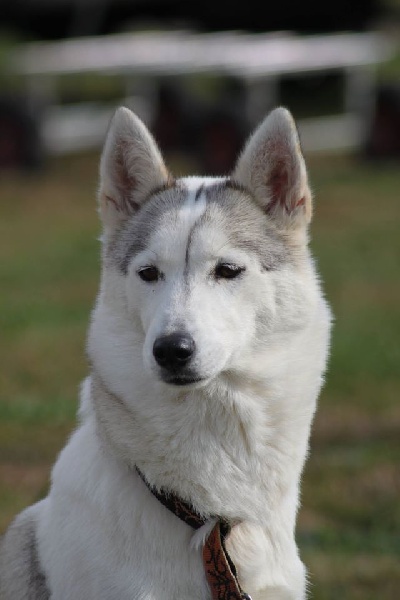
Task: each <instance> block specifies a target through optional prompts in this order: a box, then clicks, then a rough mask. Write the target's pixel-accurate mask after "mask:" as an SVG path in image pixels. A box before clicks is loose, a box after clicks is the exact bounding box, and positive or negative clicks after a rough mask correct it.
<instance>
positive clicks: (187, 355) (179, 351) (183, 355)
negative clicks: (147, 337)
mask: <svg viewBox="0 0 400 600" xmlns="http://www.w3.org/2000/svg"><path fill="white" fill-rule="evenodd" d="M194 349H195V343H194V339H193V338H192V337H191V336H190V335H188V334H187V333H171V334H169V335H163V336H161V337H159V338H157V339H156V341H155V342H154V346H153V355H154V358H155V359H156V361H157V363H158V364H159V365H160V367H164V368H165V369H170V370H173V369H179V368H182V367H184V366H186V364H187V363H188V362H189V360H190V359H191V357H192V356H193V353H194Z"/></svg>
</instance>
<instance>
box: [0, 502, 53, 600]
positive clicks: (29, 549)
mask: <svg viewBox="0 0 400 600" xmlns="http://www.w3.org/2000/svg"><path fill="white" fill-rule="evenodd" d="M42 504H43V502H39V503H37V504H35V505H34V506H31V507H29V508H28V509H26V510H25V511H24V512H22V513H21V514H20V515H18V516H17V517H16V519H15V520H14V521H13V523H12V524H11V525H10V527H9V529H8V530H7V532H6V533H5V535H4V537H3V538H2V540H1V541H0V598H1V600H17V599H18V600H49V598H50V593H49V590H48V588H47V585H46V579H45V576H44V574H43V571H42V568H41V565H40V561H39V556H38V548H37V536H36V523H37V517H38V514H39V512H40V510H41V508H42Z"/></svg>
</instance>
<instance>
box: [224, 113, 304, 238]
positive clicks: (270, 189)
mask: <svg viewBox="0 0 400 600" xmlns="http://www.w3.org/2000/svg"><path fill="white" fill-rule="evenodd" d="M233 179H234V180H235V181H236V182H238V183H239V184H241V185H244V186H245V187H246V188H248V189H249V190H250V191H251V193H252V194H253V195H254V197H255V199H256V201H257V202H258V203H259V204H260V205H261V207H262V208H263V209H264V210H265V212H267V213H268V215H270V216H271V218H273V219H274V220H275V222H276V224H277V226H278V227H279V228H284V229H288V228H289V229H292V230H296V229H304V228H305V227H306V226H307V224H308V223H309V222H310V220H311V213H312V207H311V192H310V189H309V187H308V180H307V171H306V166H305V162H304V158H303V155H302V153H301V148H300V141H299V136H298V133H297V129H296V125H295V123H294V120H293V117H292V115H291V114H290V112H289V111H288V110H286V109H285V108H276V109H275V110H273V111H272V112H271V113H270V114H269V115H268V116H267V117H266V119H265V120H264V121H263V123H261V125H260V126H259V127H258V129H256V131H255V132H254V133H253V135H252V136H251V137H250V139H249V141H248V143H247V145H246V147H245V149H244V151H243V153H242V155H241V156H240V158H239V160H238V163H237V165H236V168H235V171H234V173H233Z"/></svg>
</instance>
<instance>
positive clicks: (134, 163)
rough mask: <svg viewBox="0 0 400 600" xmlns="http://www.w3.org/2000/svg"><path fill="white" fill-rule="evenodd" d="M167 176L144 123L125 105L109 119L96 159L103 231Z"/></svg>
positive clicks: (134, 208)
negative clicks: (101, 146)
mask: <svg viewBox="0 0 400 600" xmlns="http://www.w3.org/2000/svg"><path fill="white" fill-rule="evenodd" d="M169 180H170V176H169V174H168V171H167V169H166V167H165V164H164V161H163V158H162V156H161V153H160V151H159V149H158V148H157V145H156V143H155V141H154V139H153V138H152V136H151V134H150V133H149V131H148V129H147V127H146V126H145V125H144V123H143V122H142V121H141V120H140V119H139V118H138V117H137V116H136V115H134V114H133V112H132V111H130V110H129V109H128V108H124V107H121V108H119V109H118V110H117V111H116V113H115V115H114V117H113V118H112V120H111V123H110V126H109V129H108V133H107V137H106V141H105V144H104V149H103V153H102V156H101V161H100V190H99V210H100V216H101V219H102V221H103V225H104V229H105V231H106V232H107V233H112V232H113V231H114V230H115V229H116V228H117V227H118V226H119V225H120V224H121V223H122V221H123V220H124V219H126V218H127V217H129V216H131V215H133V214H134V213H135V212H136V211H137V210H138V209H139V207H140V205H141V204H142V202H143V201H144V200H145V198H146V197H147V195H148V194H149V192H151V190H152V189H155V188H158V187H161V186H163V185H166V184H167V183H168V181H169Z"/></svg>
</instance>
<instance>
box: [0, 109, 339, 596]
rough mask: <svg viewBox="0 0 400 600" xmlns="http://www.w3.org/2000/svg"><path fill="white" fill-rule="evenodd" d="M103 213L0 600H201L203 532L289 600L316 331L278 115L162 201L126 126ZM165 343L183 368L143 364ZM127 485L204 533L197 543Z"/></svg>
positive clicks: (294, 187) (313, 295)
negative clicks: (66, 428)
mask: <svg viewBox="0 0 400 600" xmlns="http://www.w3.org/2000/svg"><path fill="white" fill-rule="evenodd" d="M99 204H100V214H101V218H102V221H103V226H104V231H103V269H102V280H101V288H100V293H99V296H98V300H97V304H96V307H95V309H94V312H93V315H92V321H91V326H90V332H89V341H88V353H89V357H90V364H91V375H90V377H89V378H88V379H87V380H86V381H85V382H84V384H83V386H82V400H81V410H80V426H79V427H78V429H77V430H76V431H75V433H74V434H73V435H72V437H71V439H70V441H69V442H68V444H67V446H66V447H65V449H64V450H63V451H62V452H61V455H60V457H59V458H58V461H57V463H56V465H55V467H54V469H53V474H52V485H51V489H50V493H49V495H48V497H47V498H45V499H44V500H42V501H41V502H39V503H38V504H36V505H34V506H32V507H30V508H28V509H27V510H25V511H24V512H23V513H22V514H21V515H19V516H18V517H17V518H16V520H15V521H14V523H13V524H12V525H11V527H10V528H9V530H8V532H7V533H6V535H5V538H4V541H3V545H2V551H1V558H0V581H1V583H0V590H1V593H0V597H1V600H28V599H29V600H47V599H49V598H52V599H53V600H77V599H84V600H188V599H190V600H206V599H210V591H209V589H208V587H207V584H206V581H205V575H204V572H203V566H202V562H201V547H202V543H203V541H204V539H205V537H206V536H207V532H208V531H209V529H210V527H211V526H212V523H213V522H214V521H213V518H215V517H216V516H218V517H223V518H225V519H228V520H229V521H230V522H231V523H233V529H232V533H231V535H230V537H229V539H228V542H227V547H228V551H229V553H230V555H231V557H232V559H233V561H234V562H235V564H236V566H237V569H238V575H239V580H240V582H241V585H242V587H243V589H244V590H246V591H247V592H248V593H249V594H251V596H252V597H253V599H254V600H261V599H274V600H278V599H297V600H300V599H303V598H304V597H305V593H306V592H305V569H304V566H303V564H302V562H301V561H300V559H299V556H298V551H297V548H296V544H295V541H294V527H295V519H296V511H297V507H298V493H299V480H300V475H301V471H302V468H303V463H304V460H305V457H306V454H307V446H308V438H309V431H310V424H311V421H312V417H313V414H314V410H315V406H316V399H317V396H318V393H319V390H320V386H321V382H322V377H323V371H324V368H325V363H326V357H327V347H328V338H329V323H330V314H329V309H328V307H327V304H326V303H325V301H324V299H323V297H322V294H321V291H320V286H319V282H318V278H317V276H316V273H315V270H314V266H313V262H312V259H311V258H310V254H309V251H308V249H307V241H308V234H307V230H308V224H309V222H310V219H311V194H310V190H309V187H308V182H307V174H306V169H305V164H304V160H303V157H302V154H301V150H300V145H299V140H298V136H297V132H296V128H295V125H294V122H293V119H292V117H291V115H290V113H289V112H288V111H287V110H285V109H282V108H279V109H276V110H274V111H273V112H272V113H271V114H270V115H269V116H268V117H267V118H266V119H265V121H264V122H263V123H262V124H261V125H260V127H259V128H258V129H257V130H256V132H255V133H254V135H253V136H252V137H251V138H250V140H249V142H248V144H247V146H246V148H245V149H244V151H243V154H242V155H241V156H240V158H239V160H238V163H237V166H236V168H235V170H234V172H233V174H232V176H231V177H227V178H197V177H193V178H185V179H179V180H176V181H175V180H174V179H173V178H172V177H171V176H170V174H169V173H168V171H167V169H166V167H165V165H164V162H163V159H162V157H161V154H160V152H159V150H158V149H157V146H156V145H155V142H154V140H153V139H152V137H151V136H150V134H149V132H148V131H147V129H146V127H145V126H144V125H143V123H142V122H141V121H140V120H139V119H138V118H137V117H135V116H134V115H133V114H132V113H131V112H130V111H129V110H127V109H124V108H121V109H119V110H118V111H117V113H116V115H115V117H114V119H113V121H112V123H111V126H110V129H109V132H108V136H107V139H106V143H105V147H104V151H103V155H102V159H101V168H100V192H99ZM143 278H147V279H150V280H148V281H143V280H142V279H143ZM165 336H167V337H165ZM168 336H172V338H173V336H178V338H179V336H181V337H182V336H184V339H185V340H186V341H187V340H188V339H189V341H190V343H191V344H192V349H191V350H190V353H189V354H190V356H189V358H188V359H187V357H186V358H185V364H184V365H183V366H181V365H180V364H179V365H177V364H175V363H174V364H173V365H172V366H171V365H170V364H167V366H165V364H161V362H160V364H159V363H158V362H157V358H156V353H155V343H156V341H159V340H167V342H168V340H171V339H172V338H171V337H168ZM179 339H181V338H179ZM168 343H169V342H168ZM185 343H186V342H185ZM167 346H168V344H167ZM164 350H165V348H164ZM170 350H171V347H170V346H168V347H167V351H170ZM174 357H175V355H174ZM175 358H176V357H175ZM175 358H174V360H175ZM135 466H137V467H139V468H140V470H141V471H142V472H143V473H144V474H145V476H146V478H147V480H148V481H149V483H150V484H152V485H153V486H155V487H156V488H157V489H161V488H163V489H165V490H170V491H172V492H174V493H175V494H177V495H178V496H180V497H181V498H183V499H185V500H186V501H188V502H190V503H191V504H192V505H193V506H194V507H195V509H196V510H197V511H198V512H199V513H201V514H202V515H204V516H206V517H207V518H209V519H210V522H209V523H208V522H207V524H206V525H205V526H204V527H203V528H202V529H201V530H200V531H198V532H196V533H194V532H193V531H192V530H191V529H190V527H189V526H187V525H186V524H184V523H183V522H181V521H180V520H179V519H178V518H177V517H175V516H174V515H173V514H172V513H170V512H169V511H168V510H167V509H166V508H165V507H164V506H162V505H161V504H160V503H159V502H158V501H157V499H156V498H155V497H154V496H153V495H152V494H151V492H150V491H149V490H148V488H147V487H146V486H145V485H144V483H143V481H142V480H141V479H140V477H139V476H138V474H137V472H136V471H135Z"/></svg>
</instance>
